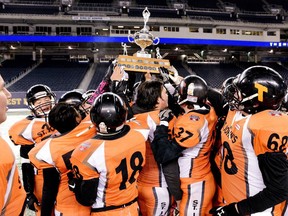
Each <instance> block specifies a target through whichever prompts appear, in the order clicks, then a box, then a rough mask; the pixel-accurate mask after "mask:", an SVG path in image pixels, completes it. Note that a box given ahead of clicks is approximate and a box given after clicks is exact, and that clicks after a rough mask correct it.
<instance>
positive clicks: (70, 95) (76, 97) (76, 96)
mask: <svg viewBox="0 0 288 216" xmlns="http://www.w3.org/2000/svg"><path fill="white" fill-rule="evenodd" d="M84 100H85V98H84V97H83V93H82V92H80V91H79V90H77V89H73V90H71V91H67V92H65V93H64V94H62V95H61V97H60V98H59V100H58V103H59V102H65V103H68V104H72V105H75V106H76V107H78V108H79V106H80V105H81V104H82V103H83V102H84Z"/></svg>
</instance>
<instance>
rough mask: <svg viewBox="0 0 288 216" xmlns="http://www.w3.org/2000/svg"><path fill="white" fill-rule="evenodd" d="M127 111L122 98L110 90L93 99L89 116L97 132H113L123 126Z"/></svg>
mask: <svg viewBox="0 0 288 216" xmlns="http://www.w3.org/2000/svg"><path fill="white" fill-rule="evenodd" d="M127 113H128V112H127V108H126V106H125V103H124V102H123V100H122V99H121V98H120V97H119V96H118V95H116V94H114V93H112V92H106V93H103V94H102V95H99V96H98V97H97V98H96V99H95V101H94V103H93V105H92V107H91V110H90V118H91V121H92V122H93V123H94V124H95V125H96V127H97V131H98V132H99V133H101V134H113V133H117V132H118V131H120V130H121V129H122V128H123V126H124V123H125V122H126V119H127Z"/></svg>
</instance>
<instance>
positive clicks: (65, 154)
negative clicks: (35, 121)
mask: <svg viewBox="0 0 288 216" xmlns="http://www.w3.org/2000/svg"><path fill="white" fill-rule="evenodd" d="M95 135H96V128H95V127H94V126H93V124H92V123H91V121H90V120H87V119H86V118H85V119H84V120H83V121H81V123H80V124H79V125H78V126H77V127H76V128H75V129H73V130H72V131H70V132H69V133H67V134H64V135H63V136H59V137H55V138H51V139H49V141H47V142H46V143H45V145H43V146H42V148H41V149H40V150H39V151H38V152H37V154H36V158H37V160H40V161H45V162H46V163H48V164H49V165H50V166H54V167H56V168H57V170H58V172H59V173H60V184H59V189H58V194H57V197H56V205H55V210H56V211H58V212H60V213H62V214H64V215H65V214H67V215H71V214H73V215H79V216H80V215H89V214H90V207H86V206H82V205H80V204H79V203H78V202H77V201H76V198H75V195H74V193H73V192H72V191H70V190H69V187H68V175H67V174H68V173H69V172H70V171H71V168H72V167H71V163H70V156H71V154H72V152H73V150H74V149H75V148H76V147H77V146H78V145H79V144H80V143H82V142H83V141H85V140H87V139H90V138H91V137H93V136H95ZM37 146H38V145H37ZM77 213H78V214H77Z"/></svg>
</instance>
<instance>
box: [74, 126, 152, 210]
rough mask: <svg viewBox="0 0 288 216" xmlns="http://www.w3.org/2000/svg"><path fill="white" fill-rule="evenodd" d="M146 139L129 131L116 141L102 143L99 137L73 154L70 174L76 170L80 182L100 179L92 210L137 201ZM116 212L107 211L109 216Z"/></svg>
mask: <svg viewBox="0 0 288 216" xmlns="http://www.w3.org/2000/svg"><path fill="white" fill-rule="evenodd" d="M125 127H127V126H125ZM147 139H148V131H147V130H144V129H132V128H130V130H129V131H128V132H127V133H126V134H124V135H123V136H122V137H119V138H117V139H115V140H108V139H106V140H103V139H101V138H100V136H99V139H97V136H96V137H95V138H92V139H90V140H87V141H85V142H83V143H82V144H81V145H80V146H78V147H77V148H76V149H75V150H74V152H73V153H72V156H71V163H72V166H73V170H79V173H77V175H81V176H82V177H83V180H89V179H93V178H99V183H98V185H97V186H98V187H97V196H96V200H95V203H94V204H93V205H92V208H93V209H99V208H104V207H108V206H120V205H123V204H126V203H129V202H131V201H133V200H135V198H137V196H138V190H137V183H136V182H137V178H138V175H139V171H140V170H141V169H142V167H143V165H144V164H145V149H146V147H145V144H146V140H147ZM123 209H125V208H123ZM119 210H120V209H115V210H110V211H109V215H113V212H117V211H119ZM96 215H97V214H96ZM117 215H119V213H118V214H117Z"/></svg>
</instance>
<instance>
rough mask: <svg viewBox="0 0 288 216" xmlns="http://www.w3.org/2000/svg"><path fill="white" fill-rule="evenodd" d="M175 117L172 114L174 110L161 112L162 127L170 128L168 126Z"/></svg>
mask: <svg viewBox="0 0 288 216" xmlns="http://www.w3.org/2000/svg"><path fill="white" fill-rule="evenodd" d="M173 117H174V115H173V113H172V110H170V109H164V110H161V111H160V113H159V118H160V125H165V126H167V127H168V124H169V122H170V121H171V120H172V119H173Z"/></svg>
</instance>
